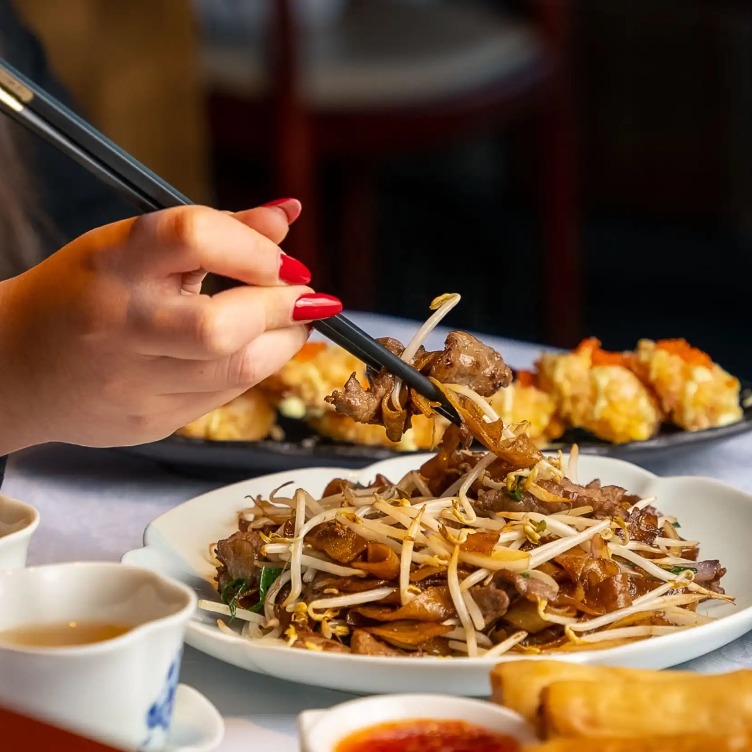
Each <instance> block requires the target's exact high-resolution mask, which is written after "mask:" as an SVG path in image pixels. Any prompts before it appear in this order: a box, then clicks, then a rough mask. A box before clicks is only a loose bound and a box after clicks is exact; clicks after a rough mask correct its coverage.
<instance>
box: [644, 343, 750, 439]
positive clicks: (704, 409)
mask: <svg viewBox="0 0 752 752" xmlns="http://www.w3.org/2000/svg"><path fill="white" fill-rule="evenodd" d="M630 365H631V367H632V368H633V370H634V372H635V373H636V374H637V375H638V376H639V377H640V378H641V379H642V380H643V381H644V382H645V383H646V384H649V385H650V386H651V387H652V389H653V390H654V391H655V393H656V394H657V396H658V399H659V400H660V403H661V406H662V409H663V410H664V411H665V413H666V414H667V415H668V417H669V419H670V420H671V422H672V423H675V424H676V425H677V426H679V427H680V428H684V429H685V430H687V431H697V430H699V429H702V428H709V427H711V426H723V425H726V424H728V423H734V422H736V421H737V420H741V418H742V415H743V414H742V409H741V407H740V405H739V389H740V385H739V380H738V379H737V378H735V377H734V376H732V375H731V374H729V373H727V372H726V371H725V370H723V368H721V367H720V366H719V365H718V364H716V363H714V362H713V360H712V359H711V357H710V356H709V355H708V354H707V353H705V352H703V351H702V350H698V349H697V348H695V347H692V346H690V345H689V343H688V342H687V341H686V340H684V339H662V340H658V341H657V342H654V341H653V340H650V339H641V340H640V341H639V342H638V343H637V349H636V350H635V352H634V355H633V356H632V357H631V358H630Z"/></svg>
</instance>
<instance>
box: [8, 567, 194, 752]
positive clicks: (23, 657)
mask: <svg viewBox="0 0 752 752" xmlns="http://www.w3.org/2000/svg"><path fill="white" fill-rule="evenodd" d="M0 604H1V605H0V705H4V706H6V707H8V708H10V709H13V710H16V711H17V712H20V713H23V714H25V715H29V716H34V717H37V718H40V719H43V720H46V721H48V722H50V723H53V724H55V725H57V726H59V727H62V728H66V729H68V730H71V731H75V732H78V733H79V734H81V735H83V736H87V737H90V738H92V739H97V740H99V741H103V742H105V743H107V744H110V745H111V746H113V747H117V748H119V749H123V750H160V749H163V748H164V746H165V744H166V742H167V738H168V734H169V730H170V724H171V720H172V709H173V703H174V699H175V692H176V688H177V685H178V675H179V671H180V658H181V654H182V648H183V635H184V632H185V628H186V625H187V623H188V620H189V618H190V616H191V614H192V613H193V612H194V610H195V607H196V596H195V594H194V593H193V591H192V590H190V589H189V588H188V587H186V586H185V585H183V584H181V583H179V582H175V581H173V580H171V579H168V578H166V577H164V576H163V575H161V574H158V573H156V572H152V571H150V570H147V569H144V568H142V567H138V566H134V565H129V564H119V563H114V562H75V563H67V564H52V565H47V566H40V567H29V568H27V569H16V570H11V571H6V572H2V573H0ZM71 623H73V624H74V625H77V626H75V627H71V626H70V624H71ZM105 627H106V629H105ZM126 628H127V631H122V630H124V629H126ZM76 629H78V630H82V631H79V632H78V633H77V634H78V635H81V634H86V632H87V631H88V632H92V631H93V632H98V633H99V635H94V636H95V637H98V638H100V641H93V642H92V641H90V642H86V643H84V644H67V645H61V644H59V643H60V642H61V641H62V639H64V638H63V636H65V639H70V638H71V636H72V635H73V634H74V632H75V630H76ZM113 632H122V633H121V634H119V635H117V636H114V637H110V638H109V639H101V637H102V635H103V634H112V633H113ZM50 635H51V636H52V637H51V639H49V638H50ZM89 636H90V637H91V636H92V635H89ZM74 639H80V638H79V637H74ZM45 642H55V643H57V644H55V645H50V644H43V643H45ZM29 643H31V644H29Z"/></svg>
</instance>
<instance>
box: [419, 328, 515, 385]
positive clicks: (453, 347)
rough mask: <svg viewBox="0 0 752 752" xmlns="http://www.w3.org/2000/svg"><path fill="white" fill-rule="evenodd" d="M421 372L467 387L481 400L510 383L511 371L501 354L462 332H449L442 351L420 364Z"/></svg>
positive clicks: (441, 380)
mask: <svg viewBox="0 0 752 752" xmlns="http://www.w3.org/2000/svg"><path fill="white" fill-rule="evenodd" d="M416 361H418V358H417V357H416ZM420 370H421V371H422V372H423V373H425V374H426V375H427V376H429V377H433V378H435V379H436V380H437V381H440V382H441V383H442V384H463V385H464V386H468V387H470V388H471V389H472V390H473V391H475V392H477V393H478V394H480V395H481V396H482V397H490V396H491V395H492V394H495V393H496V392H498V391H499V389H501V388H502V387H506V386H509V384H511V382H512V371H511V370H510V369H509V366H507V364H506V363H505V362H504V359H503V358H502V357H501V355H500V354H499V353H498V352H497V351H496V350H494V349H493V348H492V347H489V346H488V345H486V344H484V343H483V342H481V341H480V340H479V339H478V338H477V337H474V336H473V335H472V334H468V333H467V332H461V331H452V332H449V334H448V335H447V337H446V339H445V340H444V350H443V351H442V352H434V353H428V354H427V356H426V358H425V361H424V362H422V363H420Z"/></svg>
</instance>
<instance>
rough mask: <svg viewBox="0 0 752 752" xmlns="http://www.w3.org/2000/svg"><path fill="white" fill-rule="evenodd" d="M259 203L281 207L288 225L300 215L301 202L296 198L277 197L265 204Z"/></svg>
mask: <svg viewBox="0 0 752 752" xmlns="http://www.w3.org/2000/svg"><path fill="white" fill-rule="evenodd" d="M261 205H262V206H267V207H276V208H278V209H282V211H283V212H284V213H285V216H286V217H287V224H288V225H291V224H292V223H293V222H294V221H295V220H296V219H297V218H298V217H299V216H300V212H301V211H302V210H303V204H301V203H300V201H298V199H296V198H278V199H276V200H275V201H269V202H267V203H266V204H261Z"/></svg>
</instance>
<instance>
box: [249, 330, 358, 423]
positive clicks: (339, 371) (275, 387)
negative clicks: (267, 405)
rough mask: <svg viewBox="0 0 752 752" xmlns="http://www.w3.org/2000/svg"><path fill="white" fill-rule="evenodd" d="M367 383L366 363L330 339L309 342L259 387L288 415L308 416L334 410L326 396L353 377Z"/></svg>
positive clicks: (282, 412)
mask: <svg viewBox="0 0 752 752" xmlns="http://www.w3.org/2000/svg"><path fill="white" fill-rule="evenodd" d="M351 374H355V378H356V379H357V380H358V381H360V382H361V383H362V384H364V385H365V384H367V383H368V382H367V380H366V366H365V364H364V363H363V361H362V360H359V359H358V358H356V357H355V356H354V355H350V353H349V352H347V350H344V349H343V348H341V347H338V346H336V345H330V344H328V343H326V342H306V344H305V345H303V347H302V348H301V349H300V351H299V352H298V354H297V355H296V356H295V357H294V358H293V359H292V360H290V361H288V362H287V363H286V364H285V365H284V366H282V368H281V369H280V370H279V371H277V373H275V374H272V375H271V376H269V377H267V378H266V379H264V381H262V382H261V384H259V388H260V389H261V390H262V391H263V392H264V393H265V394H266V395H267V398H268V399H269V401H270V402H271V403H272V404H273V405H275V406H276V407H277V409H278V410H279V412H280V413H281V414H282V415H284V416H285V417H288V418H308V417H309V416H311V415H312V414H320V413H322V412H324V411H327V410H330V409H331V408H330V406H329V405H327V404H326V402H325V401H324V397H326V396H327V395H328V394H331V392H332V391H333V390H334V389H338V388H340V387H341V386H342V385H343V384H344V383H345V382H346V381H347V380H348V379H349V378H350V375H351Z"/></svg>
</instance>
